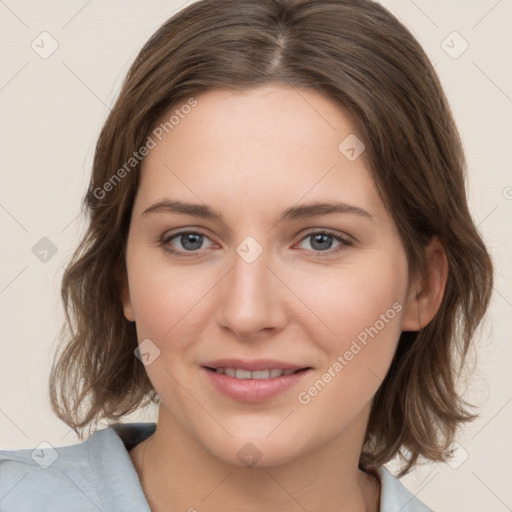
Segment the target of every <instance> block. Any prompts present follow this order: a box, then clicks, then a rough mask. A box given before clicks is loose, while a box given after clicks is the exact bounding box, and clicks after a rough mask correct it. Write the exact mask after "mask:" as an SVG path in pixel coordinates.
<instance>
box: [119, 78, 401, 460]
mask: <svg viewBox="0 0 512 512" xmlns="http://www.w3.org/2000/svg"><path fill="white" fill-rule="evenodd" d="M299 92H300V93H299ZM196 100H197V105H196V106H195V107H194V108H193V109H187V111H188V110H190V112H189V113H188V114H187V115H184V116H182V117H180V119H179V123H176V124H174V126H173V128H172V130H169V133H168V134H165V132H164V137H162V140H161V141H157V144H156V147H154V148H153V149H151V151H150V153H149V154H148V156H147V157H146V159H145V160H144V162H143V168H142V174H141V181H140V186H139V189H138V192H137V196H136V200H135V204H134V207H133V212H132V218H131V224H130V230H129V237H128V242H127V252H126V265H127V275H128V283H127V285H128V286H127V288H126V290H125V292H124V296H123V303H124V313H125V316H126V318H127V319H128V320H130V321H135V322H136V328H137V334H138V340H139V344H140V343H142V342H143V340H146V341H144V343H145V345H144V347H145V350H146V351H147V353H148V354H149V355H148V356H147V362H148V364H147V366H146V371H147V373H148V376H149V378H150V380H151V382H152V384H153V386H154V387H155V389H156V391H157V392H158V395H159V397H160V398H161V411H160V418H159V422H160V420H161V419H162V418H163V417H166V418H168V421H172V422H174V424H175V425H177V426H178V427H179V428H180V429H183V432H187V433H188V434H189V435H190V436H191V437H192V438H193V439H194V440H195V441H196V442H197V443H198V445H199V446H201V447H202V448H204V449H205V450H207V451H208V452H210V453H211V454H213V455H215V456H216V457H217V458H219V459H222V460H224V461H226V462H229V463H232V464H241V458H240V453H242V454H243V450H255V449H254V447H251V448H248V446H249V445H247V444H246V443H249V442H250V443H252V445H254V446H255V447H256V448H257V452H256V453H259V455H258V457H262V458H261V463H260V465H265V464H268V465H271V464H273V463H277V462H278V461H279V462H283V461H286V460H290V459H292V458H296V457H299V456H300V455H303V454H306V453H307V452H308V451H310V450H313V449H315V448H318V447H320V446H322V445H325V444H326V443H331V442H335V441H336V440H338V439H348V437H350V436H352V439H354V437H353V436H354V432H356V433H359V434H360V435H361V436H362V435H363V432H364V429H365V426H366V422H367V419H368V413H369V410H370V404H371V399H372V397H373V395H374V394H375V392H376V391H377V389H378V387H379V385H380V383H381V382H382V379H383V378H384V376H385V374H386V372H387V370H388V367H389V364H390V362H391V360H392V357H393V354H394V352H395V348H396V345H397V342H398V338H399V335H400V333H401V331H402V329H407V328H408V321H409V320H408V315H409V313H408V311H409V310H410V307H408V304H407V302H408V295H409V290H410V284H411V283H409V280H408V265H407V260H406V256H405V252H404V249H403V246H402V244H401V241H400V238H399V236H398V233H397V229H396V227H395V225H394V223H393V221H392V219H391V218H390V216H389V214H388V213H387V212H386V210H385V208H384V205H383V204H382V202H381V200H380V198H379V196H378V194H377V192H376V189H375V186H374V182H373V180H372V177H371V175H370V172H369V170H368V168H367V167H366V166H365V163H364V152H363V153H362V154H361V156H359V157H358V158H355V159H354V156H357V152H358V150H360V149H361V148H362V146H360V145H359V144H360V143H358V142H357V140H356V139H354V135H355V136H358V134H357V133H356V130H355V128H354V125H353V124H352V123H351V120H350V119H349V117H348V116H347V114H346V113H345V112H344V111H343V110H342V109H341V108H340V107H339V106H337V105H336V104H335V103H333V102H332V101H331V100H330V99H329V98H326V97H324V96H323V95H320V94H319V93H316V92H313V91H310V90H304V89H299V90H295V89H292V88H288V87H286V86H277V85H272V86H265V87H261V88H257V89H252V90H249V91H245V92H237V93H233V92H229V91H224V90H215V91H211V92H207V93H204V94H202V95H200V96H197V97H196ZM177 108H179V106H178V107H177ZM167 117H170V116H167ZM347 137H351V138H349V139H348V141H349V142H350V141H352V144H348V148H349V149H348V151H347V143H345V145H342V146H341V150H340V149H339V146H340V143H341V142H342V141H344V140H345V139H346V138H347ZM359 138H360V137H359ZM354 141H356V142H355V143H354ZM363 142H364V141H363ZM354 144H355V146H354ZM351 146H353V147H354V148H355V151H354V152H351V151H350V147H351ZM349 157H350V158H349ZM178 202H180V203H190V204H191V205H194V206H190V207H184V206H181V207H177V206H176V205H177V203H178ZM171 203H174V206H172V204H171ZM317 203H326V204H329V205H331V206H332V205H334V204H336V205H337V208H330V207H327V206H324V207H319V206H317V207H314V206H313V205H315V204H317ZM196 206H197V207H196ZM198 207H201V208H198ZM208 212H209V215H206V213H208ZM409 306H410V305H409ZM147 340H150V341H147ZM142 352H144V350H143V351H142ZM226 359H229V360H230V361H225V360H226ZM211 368H234V371H235V376H233V370H226V371H225V372H224V373H222V372H223V370H217V371H213V370H212V369H211ZM237 368H238V370H236V369H237ZM271 369H275V370H285V369H288V370H290V371H288V372H287V374H288V373H290V372H291V371H296V370H298V371H296V373H293V374H291V375H284V374H283V375H281V376H278V375H279V374H280V373H282V372H272V373H270V372H266V371H265V370H271ZM251 370H252V371H258V373H249V372H250V371H251ZM244 377H251V378H250V379H247V378H244ZM265 377H269V378H265ZM277 426H278V427H277ZM361 439H362V437H361ZM240 450H242V452H240ZM255 451H256V450H255Z"/></svg>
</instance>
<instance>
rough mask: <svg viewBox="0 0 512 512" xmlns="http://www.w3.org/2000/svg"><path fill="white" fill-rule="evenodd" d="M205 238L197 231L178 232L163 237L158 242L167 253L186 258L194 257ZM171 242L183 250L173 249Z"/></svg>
mask: <svg viewBox="0 0 512 512" xmlns="http://www.w3.org/2000/svg"><path fill="white" fill-rule="evenodd" d="M207 238H208V237H207V236H206V235H205V234H203V233H200V232H198V231H180V232H178V233H175V234H173V235H171V236H164V237H163V238H162V239H161V241H160V245H161V246H162V247H163V248H164V250H165V251H167V252H168V253H171V254H174V255H175V256H178V257H184V258H187V257H190V256H196V255H197V252H198V251H199V250H200V249H201V246H202V245H203V242H204V240H205V239H207ZM172 242H175V245H179V246H181V247H182V248H183V249H184V250H181V249H176V248H174V247H173V245H172ZM187 253H190V254H187Z"/></svg>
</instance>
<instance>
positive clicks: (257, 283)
mask: <svg viewBox="0 0 512 512" xmlns="http://www.w3.org/2000/svg"><path fill="white" fill-rule="evenodd" d="M270 259H271V258H270V257H269V255H268V254H267V252H266V251H263V252H262V253H261V254H259V256H257V257H256V259H254V261H252V262H251V259H250V258H249V259H248V258H245V256H244V254H243V252H240V254H239V253H238V252H235V254H234V258H233V267H232V268H231V270H230V271H229V272H228V274H227V275H226V276H225V277H224V279H223V280H222V283H219V284H220V287H219V300H218V309H217V321H218V324H219V325H220V326H221V327H222V328H224V329H229V330H231V331H232V332H233V333H234V334H235V335H236V336H237V337H239V338H240V339H249V338H254V337H258V336H261V334H262V333H267V335H268V333H269V332H273V333H274V332H276V331H279V330H280V329H282V328H283V326H284V324H285V322H286V314H285V307H284V302H283V301H285V300H286V293H288V294H290V291H289V290H287V288H286V286H285V285H284V284H283V282H282V281H281V280H280V279H279V276H278V275H277V273H276V271H275V270H274V269H271V268H270V267H271V266H272V262H271V261H270Z"/></svg>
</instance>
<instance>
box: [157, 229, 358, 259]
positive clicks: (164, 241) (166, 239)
mask: <svg viewBox="0 0 512 512" xmlns="http://www.w3.org/2000/svg"><path fill="white" fill-rule="evenodd" d="M190 234H192V235H201V236H204V237H206V238H208V236H207V235H206V234H205V233H202V232H201V231H191V230H184V231H179V232H178V233H173V234H172V235H170V236H165V235H164V236H162V238H161V239H160V242H159V245H160V246H161V247H162V248H163V249H164V251H166V252H167V253H169V254H172V255H173V256H177V257H178V258H191V257H194V256H197V255H198V251H199V250H197V251H176V250H175V249H170V248H169V246H168V244H169V243H170V242H171V241H172V240H174V239H175V238H179V237H180V236H182V235H190ZM313 235H327V236H331V237H333V238H334V239H335V240H336V241H338V242H341V244H342V245H341V246H339V247H338V248H336V249H333V250H331V249H327V250H325V251H313V252H314V253H316V255H317V256H319V257H321V258H323V257H328V256H332V255H333V254H337V253H339V252H341V251H343V250H346V249H347V248H348V247H351V246H352V245H353V242H352V241H351V240H349V239H348V238H343V237H341V236H340V235H338V234H335V233H333V232H331V231H329V230H317V231H311V232H309V233H306V234H305V235H304V236H303V237H302V238H301V240H300V242H302V241H304V240H306V239H307V238H308V237H311V236H313Z"/></svg>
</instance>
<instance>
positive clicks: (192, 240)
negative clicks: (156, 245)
mask: <svg viewBox="0 0 512 512" xmlns="http://www.w3.org/2000/svg"><path fill="white" fill-rule="evenodd" d="M205 239H208V240H209V238H208V237H207V236H206V235H204V234H203V233H199V232H197V231H180V232H179V233H175V234H173V235H171V236H168V237H165V236H164V237H163V238H162V240H161V241H160V245H162V246H163V248H164V250H165V251H167V252H168V253H170V254H174V255H175V256H178V257H191V256H196V255H197V252H198V251H199V250H200V249H201V248H202V245H203V242H204V240H205ZM308 239H309V240H311V247H312V248H313V252H316V253H327V255H329V254H333V253H337V252H338V251H340V250H343V249H345V248H346V247H349V246H351V245H352V242H351V241H350V240H348V239H347V238H344V237H342V236H339V235H336V234H334V233H329V232H326V231H314V232H311V233H308V234H307V235H306V236H304V237H303V238H302V239H301V243H303V242H304V241H306V240H308ZM333 239H334V240H336V241H337V242H338V243H339V245H338V247H336V248H334V249H332V250H331V247H332V244H333ZM174 240H178V241H179V243H180V245H181V247H182V248H183V249H184V250H181V249H176V248H175V247H173V244H172V242H173V241H174ZM187 253H188V254H187ZM319 255H321V256H323V254H319Z"/></svg>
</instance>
